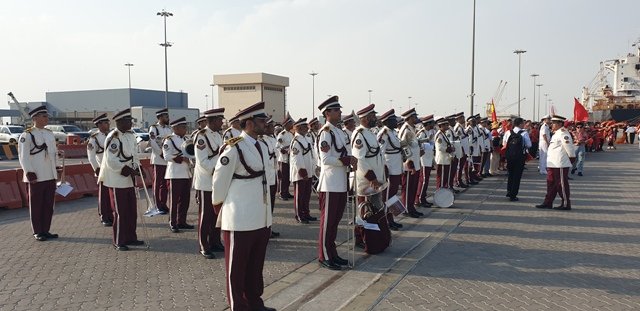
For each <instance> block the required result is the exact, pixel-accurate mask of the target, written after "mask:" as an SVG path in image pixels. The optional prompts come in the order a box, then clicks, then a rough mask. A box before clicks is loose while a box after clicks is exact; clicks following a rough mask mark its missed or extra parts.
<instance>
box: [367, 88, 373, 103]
mask: <svg viewBox="0 0 640 311" xmlns="http://www.w3.org/2000/svg"><path fill="white" fill-rule="evenodd" d="M367 92H369V105H371V92H373V90H368V91H367Z"/></svg>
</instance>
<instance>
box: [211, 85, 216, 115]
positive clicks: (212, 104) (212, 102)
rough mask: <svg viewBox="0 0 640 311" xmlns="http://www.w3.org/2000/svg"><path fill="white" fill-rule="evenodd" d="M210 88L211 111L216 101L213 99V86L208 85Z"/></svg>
mask: <svg viewBox="0 0 640 311" xmlns="http://www.w3.org/2000/svg"><path fill="white" fill-rule="evenodd" d="M210 86H211V109H213V108H215V106H216V105H215V102H216V100H215V99H214V97H213V87H214V86H215V84H210Z"/></svg>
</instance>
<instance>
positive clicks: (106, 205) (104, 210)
mask: <svg viewBox="0 0 640 311" xmlns="http://www.w3.org/2000/svg"><path fill="white" fill-rule="evenodd" d="M98 216H100V221H104V222H113V209H112V208H111V196H109V188H108V187H107V186H105V185H103V184H102V182H100V185H99V188H98Z"/></svg>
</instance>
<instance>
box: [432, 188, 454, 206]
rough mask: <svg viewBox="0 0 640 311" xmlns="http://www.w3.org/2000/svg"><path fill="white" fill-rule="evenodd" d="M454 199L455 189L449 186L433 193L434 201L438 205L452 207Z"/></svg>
mask: <svg viewBox="0 0 640 311" xmlns="http://www.w3.org/2000/svg"><path fill="white" fill-rule="evenodd" d="M454 200H455V198H454V196H453V191H451V189H448V188H440V189H438V190H436V192H435V193H434V194H433V203H434V204H435V205H436V206H438V207H444V208H447V207H451V206H452V205H453V201H454Z"/></svg>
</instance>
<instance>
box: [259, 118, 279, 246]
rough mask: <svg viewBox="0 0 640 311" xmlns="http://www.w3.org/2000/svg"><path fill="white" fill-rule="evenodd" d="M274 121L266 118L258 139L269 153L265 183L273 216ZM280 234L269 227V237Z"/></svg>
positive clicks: (274, 203) (275, 165)
mask: <svg viewBox="0 0 640 311" xmlns="http://www.w3.org/2000/svg"><path fill="white" fill-rule="evenodd" d="M275 124H276V122H275V121H273V118H272V117H269V119H267V125H266V129H265V133H264V134H262V135H260V141H261V142H262V143H263V144H264V146H265V148H266V150H267V153H268V154H269V161H268V163H267V164H266V170H265V174H267V184H268V185H269V198H270V202H271V215H272V216H273V209H274V208H275V206H276V193H277V192H278V190H277V185H276V183H277V180H278V159H277V158H278V157H277V156H276V152H277V150H276V145H277V144H278V141H277V140H276V136H275V135H274V133H273V132H274V130H275V129H274V126H275ZM279 236H280V233H279V232H276V231H274V230H273V227H271V238H277V237H279Z"/></svg>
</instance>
